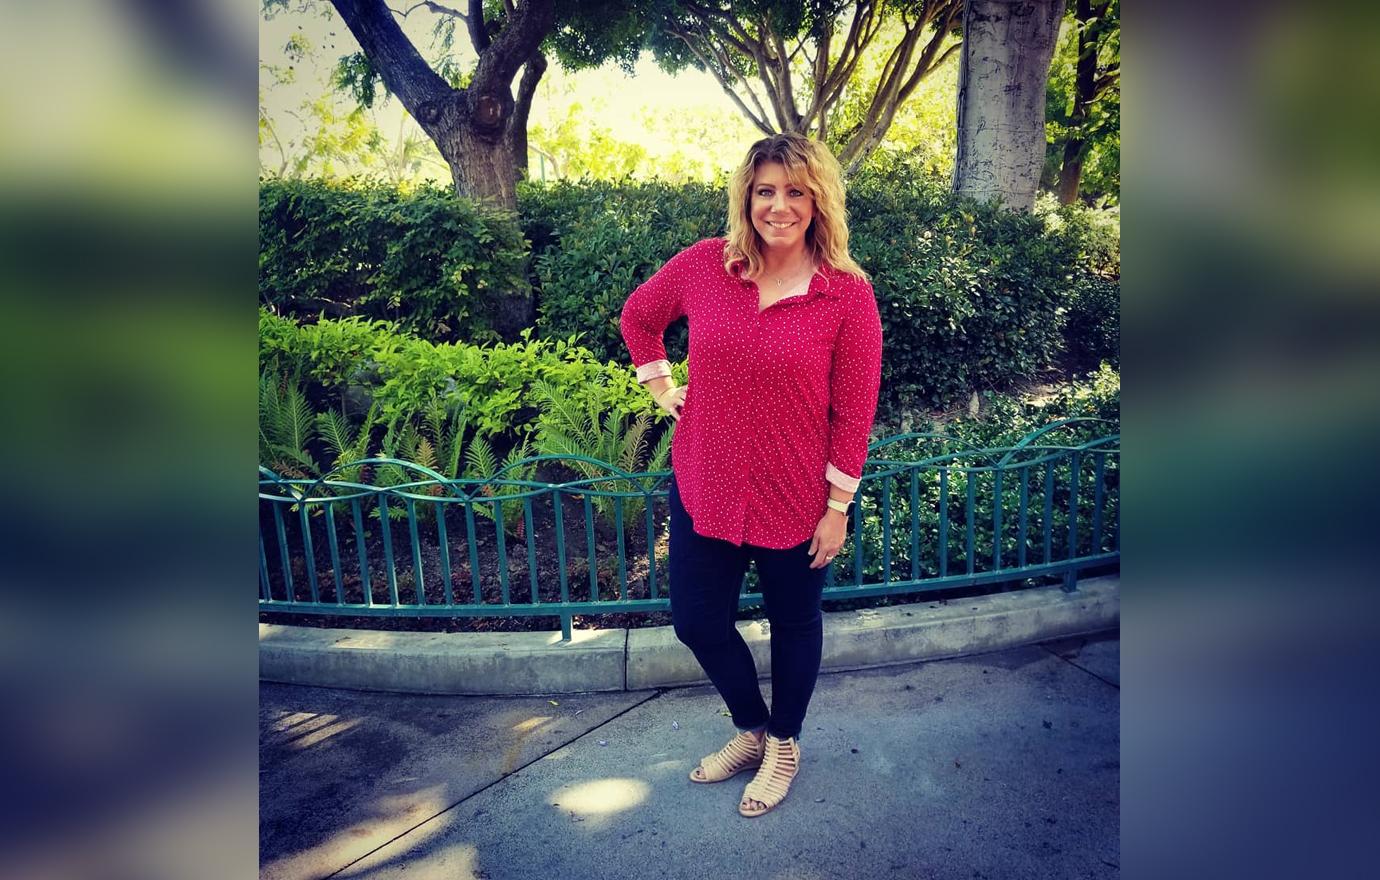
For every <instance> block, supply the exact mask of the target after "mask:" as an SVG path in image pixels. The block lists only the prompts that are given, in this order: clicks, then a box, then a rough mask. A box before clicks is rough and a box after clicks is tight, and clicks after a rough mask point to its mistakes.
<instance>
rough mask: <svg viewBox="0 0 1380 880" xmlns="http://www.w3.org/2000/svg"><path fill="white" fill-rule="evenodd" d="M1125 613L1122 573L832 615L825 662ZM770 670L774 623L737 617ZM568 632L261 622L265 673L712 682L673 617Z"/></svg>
mask: <svg viewBox="0 0 1380 880" xmlns="http://www.w3.org/2000/svg"><path fill="white" fill-rule="evenodd" d="M1120 618H1121V578H1120V576H1118V575H1113V576H1109V577H1100V578H1090V579H1088V580H1084V581H1080V582H1079V584H1078V589H1076V590H1075V591H1074V592H1072V593H1065V592H1064V591H1063V588H1062V587H1060V586H1058V585H1055V586H1050V587H1040V588H1036V589H1029V590H1020V591H1017V592H1011V593H999V594H995V595H991V596H980V597H977V598H974V599H963V600H950V601H948V602H947V603H946V604H940V603H939V602H937V601H936V602H917V603H915V604H912V605H896V606H890V607H885V608H867V609H862V610H858V611H836V612H828V613H826V614H825V615H824V656H823V660H822V663H821V671H827V672H835V671H843V670H848V669H863V668H868V667H873V666H887V665H891V664H895V663H908V662H913V661H915V660H934V659H939V658H943V657H956V656H961V655H965V654H980V653H984V652H987V651H995V650H1000V649H1003V648H1011V647H1015V646H1017V645H1024V644H1031V643H1033V642H1040V641H1044V640H1046V639H1051V638H1058V637H1060V636H1071V635H1078V634H1081V633H1090V632H1097V631H1099V630H1105V629H1110V628H1112V627H1115V626H1117V624H1118V623H1119V621H1120ZM738 630H739V631H740V632H741V633H742V634H743V638H744V639H745V640H746V641H747V643H748V647H749V648H751V649H752V654H753V658H754V659H755V660H756V662H757V669H758V672H759V674H760V676H761V677H768V676H770V674H771V651H770V644H771V643H770V633H769V626H768V624H767V621H765V620H752V621H740V622H739V623H738ZM571 636H572V638H571V640H570V641H569V642H563V641H561V634H560V633H559V632H555V633H548V632H533V633H408V632H378V631H372V630H355V629H321V628H316V627H297V626H279V625H276V624H269V623H261V624H259V677H260V678H261V679H263V680H264V681H276V682H284V683H287V684H302V685H315V686H319V687H337V688H350V689H353V690H378V691H398V692H404V693H426V694H469V695H527V694H573V693H589V692H593V691H624V690H644V689H648V688H654V687H667V686H678V685H695V684H706V683H708V681H707V679H705V677H704V672H703V670H702V669H701V668H700V665H699V663H698V662H697V661H696V660H695V657H694V655H693V654H691V653H690V649H689V648H686V647H685V646H684V645H683V644H681V643H680V641H679V640H678V639H677V638H676V635H675V632H674V631H673V630H672V628H671V627H669V626H659V627H648V628H643V629H630V630H629V629H602V630H578V629H577V630H574V631H573V632H572V633H571Z"/></svg>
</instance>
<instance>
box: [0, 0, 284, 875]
mask: <svg viewBox="0 0 1380 880" xmlns="http://www.w3.org/2000/svg"><path fill="white" fill-rule="evenodd" d="M3 19H4V24H3V25H2V26H0V65H3V76H0V118H3V119H4V125H3V134H0V291H3V296H4V305H3V318H0V338H3V345H0V364H3V367H4V369H3V376H4V381H3V383H0V389H3V390H0V395H3V397H2V398H0V401H3V403H2V404H0V406H2V408H3V413H4V417H3V424H4V428H3V430H0V438H3V440H0V442H2V443H3V447H0V461H3V462H4V464H5V485H6V489H7V491H6V493H5V501H4V504H3V505H0V583H3V587H4V605H3V611H0V676H3V687H4V698H5V712H4V716H5V723H4V724H3V728H2V729H3V734H0V736H3V740H0V744H2V745H3V747H2V748H0V773H2V774H3V778H0V790H3V791H4V792H5V795H4V797H3V798H0V803H3V804H4V807H3V809H4V815H3V821H0V875H3V876H9V877H82V876H97V875H99V876H129V877H136V876H138V877H150V878H156V877H168V878H171V877H208V878H210V877H218V876H225V877H230V876H251V875H252V874H253V873H254V872H256V871H257V862H258V859H257V854H258V848H257V824H256V821H255V810H256V797H257V774H256V773H255V766H256V765H255V761H256V758H255V743H256V700H257V693H256V672H257V654H256V644H255V637H254V632H255V627H254V621H255V616H254V597H253V591H252V590H249V591H248V592H246V591H245V589H244V584H246V583H249V582H250V581H252V580H253V579H254V577H255V566H254V539H255V538H254V536H255V524H254V519H253V518H254V516H255V512H254V511H255V505H254V497H253V494H254V493H253V482H252V480H253V473H254V464H255V462H254V456H255V452H254V431H255V422H256V413H255V400H256V398H255V393H254V381H255V351H254V347H255V345H256V335H255V326H256V325H255V300H256V294H255V279H256V256H255V252H256V237H257V226H256V200H257V195H256V188H257V159H256V156H255V141H254V136H253V135H254V125H255V97H256V95H255V92H256V83H257V63H256V62H257V39H256V33H257V21H258V8H257V4H256V3H254V2H249V3H243V2H230V0H213V2H156V3H155V2H152V0H126V2H94V0H85V2H54V3H7V4H5V7H4V16H3Z"/></svg>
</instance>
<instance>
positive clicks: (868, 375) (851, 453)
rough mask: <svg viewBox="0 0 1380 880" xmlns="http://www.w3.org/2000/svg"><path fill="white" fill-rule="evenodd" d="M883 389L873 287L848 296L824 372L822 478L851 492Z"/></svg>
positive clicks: (878, 318) (879, 325)
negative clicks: (826, 376) (826, 424)
mask: <svg viewBox="0 0 1380 880" xmlns="http://www.w3.org/2000/svg"><path fill="white" fill-rule="evenodd" d="M881 384H882V319H881V315H880V314H879V313H878V311H877V297H876V295H875V294H874V293H873V291H872V285H871V284H867V283H864V284H863V285H862V287H861V288H860V289H859V290H858V291H856V292H855V293H854V294H853V300H852V302H851V303H850V304H849V308H848V314H847V315H846V317H845V318H844V319H843V324H842V326H841V327H840V328H839V335H838V339H837V341H836V342H835V344H834V358H833V363H832V366H831V368H830V372H829V464H828V467H827V468H826V469H825V474H824V477H825V479H826V480H828V481H829V482H830V483H833V484H834V485H836V486H838V487H840V488H841V489H844V490H845V491H848V492H856V491H857V489H858V481H859V479H860V478H861V477H862V468H863V463H864V462H866V461H867V438H868V435H869V434H870V433H871V431H872V421H873V419H874V418H875V417H876V415H877V392H878V390H879V389H880V388H881Z"/></svg>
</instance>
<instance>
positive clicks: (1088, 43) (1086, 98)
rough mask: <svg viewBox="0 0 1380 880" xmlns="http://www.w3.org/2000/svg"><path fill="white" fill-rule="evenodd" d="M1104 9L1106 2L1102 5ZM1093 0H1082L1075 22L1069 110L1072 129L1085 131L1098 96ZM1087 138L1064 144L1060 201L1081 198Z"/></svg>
mask: <svg viewBox="0 0 1380 880" xmlns="http://www.w3.org/2000/svg"><path fill="white" fill-rule="evenodd" d="M1102 8H1103V9H1104V10H1105V9H1106V6H1103V7H1102ZM1096 17H1097V16H1095V15H1093V11H1092V0H1078V3H1077V5H1076V7H1075V9H1074V22H1075V23H1076V24H1077V26H1078V67H1077V70H1076V71H1075V75H1074V82H1073V112H1072V113H1071V114H1069V129H1070V130H1071V131H1074V132H1081V131H1083V127H1084V126H1086V125H1087V123H1088V112H1089V110H1090V108H1091V107H1092V102H1093V101H1094V100H1096V97H1097V94H1096V93H1097V42H1096V40H1095V39H1094V38H1093V35H1092V29H1091V24H1092V22H1093V20H1094V19H1095V18H1096ZM1086 143H1087V142H1086V141H1084V139H1083V138H1082V137H1080V136H1079V135H1077V134H1075V135H1073V136H1072V137H1070V138H1069V142H1068V143H1067V144H1065V145H1064V164H1063V165H1062V167H1060V169H1059V203H1060V204H1063V205H1072V204H1073V203H1074V202H1076V201H1078V182H1079V180H1080V179H1081V178H1082V176H1083V150H1084V147H1085V146H1086Z"/></svg>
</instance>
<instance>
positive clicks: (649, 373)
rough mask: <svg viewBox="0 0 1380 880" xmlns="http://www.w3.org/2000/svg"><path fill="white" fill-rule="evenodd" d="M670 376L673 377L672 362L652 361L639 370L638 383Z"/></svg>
mask: <svg viewBox="0 0 1380 880" xmlns="http://www.w3.org/2000/svg"><path fill="white" fill-rule="evenodd" d="M669 375H671V362H670V361H668V360H660V361H651V362H649V363H645V364H643V365H642V366H640V367H638V368H637V381H639V382H646V381H648V380H649V379H656V378H659V377H661V376H669Z"/></svg>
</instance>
